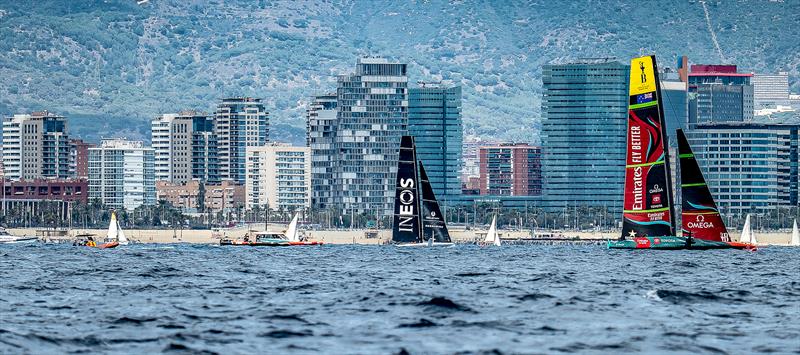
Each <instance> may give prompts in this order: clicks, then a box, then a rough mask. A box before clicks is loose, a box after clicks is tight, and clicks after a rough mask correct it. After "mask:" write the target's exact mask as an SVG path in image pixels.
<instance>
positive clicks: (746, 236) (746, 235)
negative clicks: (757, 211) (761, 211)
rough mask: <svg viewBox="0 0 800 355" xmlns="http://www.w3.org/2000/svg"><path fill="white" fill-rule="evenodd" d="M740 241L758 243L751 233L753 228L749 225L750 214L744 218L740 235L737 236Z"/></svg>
mask: <svg viewBox="0 0 800 355" xmlns="http://www.w3.org/2000/svg"><path fill="white" fill-rule="evenodd" d="M739 242H740V243H748V244H758V240H757V239H756V235H755V234H753V229H752V228H751V227H750V214H748V215H747V217H746V218H745V219H744V227H742V235H741V236H740V237H739Z"/></svg>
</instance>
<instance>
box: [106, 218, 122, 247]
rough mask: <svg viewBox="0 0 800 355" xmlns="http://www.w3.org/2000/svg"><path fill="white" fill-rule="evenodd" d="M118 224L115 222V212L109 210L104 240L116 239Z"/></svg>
mask: <svg viewBox="0 0 800 355" xmlns="http://www.w3.org/2000/svg"><path fill="white" fill-rule="evenodd" d="M118 226H119V224H118V223H117V213H116V212H114V211H111V222H110V223H109V224H108V233H107V234H106V240H116V239H117V227H118Z"/></svg>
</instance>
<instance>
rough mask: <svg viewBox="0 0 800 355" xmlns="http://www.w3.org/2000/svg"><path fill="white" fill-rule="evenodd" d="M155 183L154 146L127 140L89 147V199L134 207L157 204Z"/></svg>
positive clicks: (126, 207) (113, 205) (115, 206)
mask: <svg viewBox="0 0 800 355" xmlns="http://www.w3.org/2000/svg"><path fill="white" fill-rule="evenodd" d="M155 186H156V185H155V165H154V151H153V148H147V147H144V145H143V144H142V142H140V141H128V140H124V139H112V140H104V141H103V142H102V144H101V145H100V146H99V147H96V148H89V199H99V200H100V201H101V202H102V203H103V204H105V205H106V206H109V207H113V208H124V209H126V210H133V209H135V208H137V207H139V206H142V205H154V204H155V203H156V187H155Z"/></svg>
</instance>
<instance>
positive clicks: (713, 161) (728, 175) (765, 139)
mask: <svg viewBox="0 0 800 355" xmlns="http://www.w3.org/2000/svg"><path fill="white" fill-rule="evenodd" d="M799 130H800V126H798V125H794V124H792V125H789V124H776V123H754V122H717V123H704V124H698V125H697V126H696V127H695V129H693V130H691V131H689V132H687V138H688V139H689V144H691V145H692V149H693V150H694V155H695V157H696V158H697V161H698V163H699V164H700V168H701V169H702V170H703V173H704V175H705V178H706V182H707V183H708V187H709V189H710V190H711V194H712V195H713V196H714V199H715V200H716V202H717V205H718V206H719V208H720V210H721V211H722V212H723V213H725V214H728V215H734V216H743V215H744V214H746V213H750V212H755V213H764V212H766V211H769V210H774V209H776V208H778V207H796V206H797V204H798V143H799V142H798V141H799V139H798V131H799Z"/></svg>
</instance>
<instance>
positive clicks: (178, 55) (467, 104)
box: [0, 0, 800, 143]
mask: <svg viewBox="0 0 800 355" xmlns="http://www.w3.org/2000/svg"><path fill="white" fill-rule="evenodd" d="M633 4H635V5H633ZM705 10H707V11H705ZM798 25H800V2H797V1H786V2H784V1H766V0H763V1H756V0H741V1H706V2H702V1H684V0H669V1H658V2H648V3H642V2H629V1H591V0H589V1H584V2H579V3H576V2H569V3H567V2H553V1H533V0H532V1H514V2H491V1H466V0H465V1H457V0H453V1H449V2H446V1H329V2H320V1H307V2H300V1H266V0H262V1H249V0H247V1H245V0H242V1H229V0H226V1H221V0H220V1H212V0H194V1H178V0H176V1H164V0H150V1H149V2H148V3H145V4H142V5H137V3H136V1H129V0H125V1H123V0H119V1H100V0H98V1H94V2H91V1H86V2H80V3H77V2H72V1H65V2H61V1H48V2H32V1H31V2H28V1H3V2H1V3H0V38H2V40H0V46H2V48H0V113H3V115H8V114H12V113H20V112H26V111H31V110H40V109H49V110H50V111H53V112H56V113H60V114H64V115H68V116H69V117H70V118H71V131H72V132H73V133H74V134H77V135H79V136H83V137H86V138H87V139H89V140H98V139H99V138H100V137H111V136H127V137H131V138H137V139H144V140H149V121H150V119H152V118H153V117H155V116H156V115H158V114H159V113H167V112H176V111H179V110H181V109H201V110H205V111H208V112H211V111H213V108H214V105H215V102H216V100H217V99H219V98H222V97H226V96H239V95H247V96H255V97H262V98H264V99H265V101H266V104H267V106H268V109H269V111H270V113H271V114H270V116H271V120H272V121H271V122H272V124H273V127H272V130H271V131H272V134H273V136H272V139H274V140H284V141H293V142H295V143H301V142H303V139H304V135H305V134H304V129H305V122H304V110H305V104H306V102H307V101H308V97H309V96H310V95H313V94H317V93H324V92H328V91H333V90H335V86H336V78H335V75H336V74H345V73H348V72H350V71H351V70H352V67H353V65H354V63H355V60H356V58H357V57H358V56H362V55H381V56H384V57H387V58H390V59H392V60H399V61H403V62H407V63H409V64H410V68H409V70H410V77H409V80H410V81H411V82H412V83H414V82H416V81H419V80H450V81H453V82H455V83H460V84H461V85H463V88H464V103H463V111H464V121H465V130H466V132H468V133H472V134H477V135H480V136H483V137H486V138H494V139H505V140H516V141H528V142H534V143H535V142H537V141H538V130H539V123H540V113H539V111H540V102H541V66H542V65H544V64H547V63H559V62H567V61H570V60H575V59H578V58H583V57H618V58H621V60H623V61H625V60H627V58H629V57H631V56H635V55H639V54H649V53H655V54H656V55H658V56H659V59H660V60H661V66H662V67H663V66H674V65H673V63H674V62H675V60H676V58H677V56H679V55H681V54H687V55H689V56H690V61H691V62H694V63H720V62H724V63H735V64H738V65H739V66H740V67H741V68H743V69H745V70H753V71H756V72H774V71H778V70H786V71H789V73H790V80H791V85H792V87H793V91H798V89H800V83H798V80H797V78H798V75H800V41H798V40H797V38H796V37H795V36H796V31H793V30H792V29H797V28H798Z"/></svg>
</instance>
